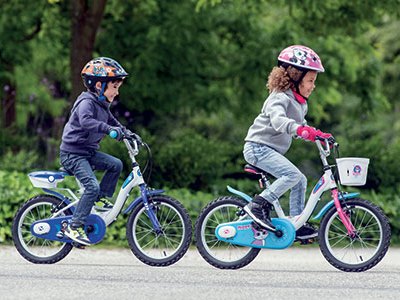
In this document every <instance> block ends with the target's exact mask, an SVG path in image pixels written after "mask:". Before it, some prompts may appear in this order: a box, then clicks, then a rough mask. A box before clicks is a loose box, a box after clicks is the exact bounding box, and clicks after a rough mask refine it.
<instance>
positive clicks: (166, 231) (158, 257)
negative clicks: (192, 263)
mask: <svg viewBox="0 0 400 300" xmlns="http://www.w3.org/2000/svg"><path fill="white" fill-rule="evenodd" d="M149 202H150V203H151V204H152V209H153V212H154V213H155V214H156V216H157V219H158V222H159V223H160V225H161V229H162V231H161V232H159V233H157V232H156V231H155V230H154V228H153V224H152V222H151V220H150V218H149V216H148V213H147V210H146V209H145V207H144V205H143V203H141V204H140V205H138V206H136V207H135V208H134V209H133V211H132V213H131V215H130V217H129V219H128V223H127V225H126V226H127V227H126V235H127V239H128V242H129V246H130V248H131V250H132V252H133V254H134V255H135V256H136V257H137V258H138V259H139V260H140V261H142V262H143V263H145V264H148V265H150V266H157V267H164V266H169V265H172V264H174V263H176V262H177V261H178V260H179V259H181V258H182V256H183V255H184V254H185V253H186V251H187V250H188V248H189V245H190V242H191V239H192V223H191V221H190V216H189V214H188V212H187V211H186V209H185V208H184V207H183V205H182V204H181V203H180V202H178V201H177V200H175V199H173V198H171V197H168V196H164V195H156V196H152V197H151V198H150V199H149ZM150 206H151V205H150Z"/></svg>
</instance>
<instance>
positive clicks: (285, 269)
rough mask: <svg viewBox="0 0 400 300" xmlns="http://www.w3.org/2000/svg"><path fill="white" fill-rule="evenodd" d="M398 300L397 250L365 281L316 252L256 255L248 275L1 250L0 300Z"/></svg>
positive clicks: (107, 254) (96, 254)
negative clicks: (41, 259)
mask: <svg viewBox="0 0 400 300" xmlns="http://www.w3.org/2000/svg"><path fill="white" fill-rule="evenodd" d="M258 298H263V299H268V300H270V299H346V300H347V299H362V300H365V299H399V298H400V249H398V248H391V249H389V252H388V253H387V255H386V257H385V258H384V259H383V260H382V261H381V262H380V263H379V264H378V265H377V266H376V267H375V268H373V269H371V270H369V271H367V272H364V273H344V272H341V271H338V270H336V269H335V268H333V267H332V266H331V265H329V264H328V262H327V261H325V259H324V257H323V256H322V254H321V253H320V251H319V249H318V248H316V247H310V246H304V247H302V248H299V247H298V248H290V249H287V250H275V251H274V250H262V251H261V252H260V255H259V256H258V257H257V258H256V259H255V260H254V261H253V262H252V263H251V264H250V265H248V266H247V267H245V268H243V269H240V270H235V271H231V270H230V271H228V270H219V269H216V268H214V267H212V266H210V265H208V264H207V263H206V262H205V261H204V260H203V259H202V258H201V257H200V255H199V254H198V253H197V251H196V250H195V249H192V250H189V252H188V253H187V254H186V255H185V256H184V257H183V258H182V260H180V261H179V262H178V263H176V264H175V265H172V266H169V267H165V268H156V267H149V266H147V265H144V264H143V263H141V262H140V261H139V260H137V259H136V257H135V256H133V254H132V253H131V252H130V250H129V249H123V250H121V249H116V250H109V249H102V248H98V247H93V248H89V249H85V250H78V249H74V250H73V251H72V252H71V253H70V254H69V255H68V256H67V257H66V258H65V259H64V260H62V261H61V262H59V263H57V264H54V265H35V264H31V263H29V262H27V261H25V260H24V259H23V258H22V257H21V256H20V255H19V254H18V253H17V251H16V250H15V249H14V248H13V247H8V246H7V247H6V246H0V299H96V300H99V299H115V300H122V299H153V300H155V299H174V300H175V299H185V300H188V299H207V300H211V299H258Z"/></svg>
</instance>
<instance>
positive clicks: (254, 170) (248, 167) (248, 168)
mask: <svg viewBox="0 0 400 300" xmlns="http://www.w3.org/2000/svg"><path fill="white" fill-rule="evenodd" d="M244 171H245V172H247V173H251V174H255V175H263V174H264V175H265V176H267V174H268V173H267V172H265V171H264V170H262V169H260V168H257V167H256V166H253V165H251V164H246V165H245V166H244Z"/></svg>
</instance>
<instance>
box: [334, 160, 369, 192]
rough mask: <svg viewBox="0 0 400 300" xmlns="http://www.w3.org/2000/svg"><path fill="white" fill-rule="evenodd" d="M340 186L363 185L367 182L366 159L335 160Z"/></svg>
mask: <svg viewBox="0 0 400 300" xmlns="http://www.w3.org/2000/svg"><path fill="white" fill-rule="evenodd" d="M336 164H337V169H338V170H339V178H340V183H341V184H342V185H355V186H357V185H364V184H365V182H366V181H367V174H368V164H369V159H368V158H360V157H343V158H337V159H336Z"/></svg>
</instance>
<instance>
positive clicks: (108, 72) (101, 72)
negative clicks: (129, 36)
mask: <svg viewBox="0 0 400 300" xmlns="http://www.w3.org/2000/svg"><path fill="white" fill-rule="evenodd" d="M81 76H82V79H83V83H84V85H85V86H86V87H87V88H88V89H89V90H93V88H94V85H95V84H96V82H98V81H100V82H108V81H112V80H116V79H124V78H125V77H126V76H128V73H127V72H126V71H125V70H124V68H123V67H122V66H121V65H120V64H119V63H118V62H117V61H115V60H114V59H112V58H108V57H98V58H94V59H92V60H91V61H89V62H88V63H87V64H86V65H85V66H84V67H83V69H82V72H81Z"/></svg>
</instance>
